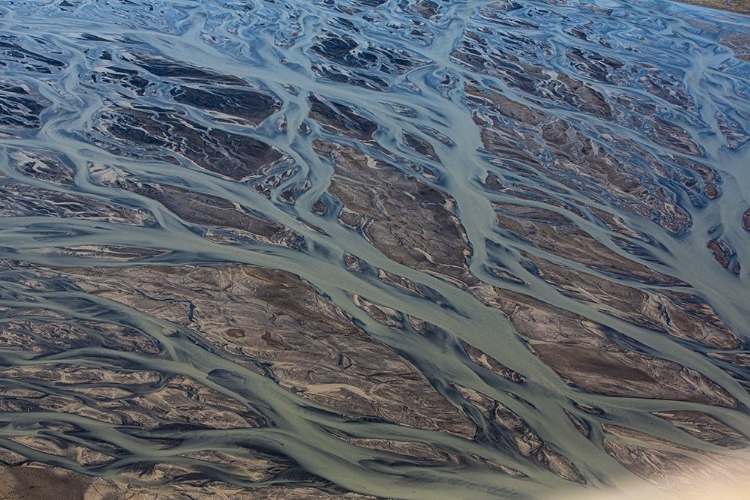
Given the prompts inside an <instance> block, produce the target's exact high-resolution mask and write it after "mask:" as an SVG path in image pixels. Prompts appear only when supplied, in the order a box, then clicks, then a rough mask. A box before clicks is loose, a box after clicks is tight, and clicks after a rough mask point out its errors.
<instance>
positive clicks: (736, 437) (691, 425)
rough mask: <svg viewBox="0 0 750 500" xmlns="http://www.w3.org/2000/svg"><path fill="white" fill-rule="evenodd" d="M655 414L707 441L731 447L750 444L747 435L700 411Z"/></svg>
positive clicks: (744, 446) (737, 447)
mask: <svg viewBox="0 0 750 500" xmlns="http://www.w3.org/2000/svg"><path fill="white" fill-rule="evenodd" d="M654 415H656V416H657V417H661V418H664V419H667V420H669V421H670V422H671V423H672V424H673V425H674V426H675V427H678V428H680V429H682V430H684V431H685V432H687V433H688V434H690V435H692V436H694V437H697V438H698V439H700V440H702V441H706V442H707V443H712V444H715V445H717V446H723V447H725V448H731V449H744V448H747V447H748V446H750V439H748V438H747V436H745V435H743V434H741V433H739V432H737V431H736V430H734V429H732V428H731V427H729V426H728V425H727V424H725V423H723V422H721V421H719V420H718V419H716V418H714V417H712V416H711V415H708V414H706V413H703V412H700V411H687V410H683V411H658V412H654Z"/></svg>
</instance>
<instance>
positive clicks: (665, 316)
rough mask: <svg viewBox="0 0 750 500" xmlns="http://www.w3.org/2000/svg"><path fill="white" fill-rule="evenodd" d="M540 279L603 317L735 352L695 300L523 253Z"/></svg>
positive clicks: (712, 315)
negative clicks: (592, 308)
mask: <svg viewBox="0 0 750 500" xmlns="http://www.w3.org/2000/svg"><path fill="white" fill-rule="evenodd" d="M523 256H524V258H526V259H528V260H529V261H530V262H532V263H533V264H534V265H535V266H536V268H537V269H538V271H539V277H540V278H542V279H543V280H545V281H546V282H547V283H550V284H551V285H553V286H554V287H555V288H557V290H559V291H560V292H561V293H563V294H564V295H567V296H569V297H573V298H575V299H577V300H580V301H582V302H587V303H590V304H596V305H597V306H598V309H599V310H600V311H602V312H604V313H606V314H611V315H613V316H616V317H618V318H621V319H624V320H626V321H629V322H631V323H633V324H636V325H638V326H642V327H644V328H649V329H651V330H656V331H662V332H666V333H668V334H669V335H672V336H674V337H676V338H680V339H685V340H691V341H694V342H699V343H701V344H704V345H708V346H712V347H717V348H719V349H734V348H737V347H739V346H740V345H741V341H740V339H739V338H738V337H737V336H736V335H734V333H732V331H731V330H730V329H729V328H728V327H727V326H726V325H725V324H724V322H723V321H721V319H720V318H719V317H718V315H717V314H716V312H715V311H714V310H713V308H712V307H711V306H710V305H708V304H706V303H705V302H703V301H702V300H700V299H699V298H698V297H695V296H693V295H690V294H688V293H684V292H675V291H666V290H665V291H656V290H654V291H649V292H646V291H643V290H639V289H636V288H633V287H630V286H627V285H625V284H622V283H621V282H617V281H616V280H612V279H604V278H599V277H597V276H594V275H591V274H588V273H583V272H579V271H575V270H573V269H571V268H568V267H565V266H561V265H556V264H553V263H552V262H549V261H546V260H543V259H539V258H534V257H533V256H531V255H529V254H526V253H524V254H523Z"/></svg>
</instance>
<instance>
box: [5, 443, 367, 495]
mask: <svg viewBox="0 0 750 500" xmlns="http://www.w3.org/2000/svg"><path fill="white" fill-rule="evenodd" d="M190 458H194V459H196V460H203V461H210V462H215V461H216V460H219V461H222V460H223V461H226V460H227V457H226V456H225V454H220V453H210V452H205V453H198V454H193V455H192V456H191V457H190ZM229 461H230V463H231V464H235V465H238V464H243V465H245V466H247V468H248V470H251V471H252V470H258V474H259V475H258V476H257V477H260V478H262V477H264V476H265V475H266V474H265V472H264V471H266V470H272V469H273V466H272V465H269V468H268V469H262V467H263V466H264V465H266V464H264V463H263V461H262V460H254V461H242V460H240V461H239V462H238V457H233V458H230V459H229ZM218 463H222V462H218ZM180 470H182V469H180V468H177V467H171V468H170V467H164V466H156V467H154V471H155V472H156V474H152V476H153V477H158V478H159V479H160V480H157V481H154V482H153V484H148V482H149V481H148V480H149V477H146V476H139V478H138V479H139V481H141V482H142V483H141V484H128V483H126V482H123V481H120V480H118V481H115V480H111V479H105V478H100V477H90V476H86V475H84V474H80V473H77V472H73V471H69V470H65V469H61V468H56V467H49V466H41V465H37V464H32V465H27V466H17V467H7V466H0V498H1V499H2V500H61V499H63V498H64V500H129V499H134V498H138V499H140V498H143V499H151V498H159V499H160V500H183V499H185V498H191V499H194V500H211V499H214V498H222V499H225V500H247V499H248V498H252V499H253V500H284V499H292V498H293V499H305V500H318V499H321V500H322V499H329V498H341V499H344V500H346V499H353V500H355V499H356V500H365V499H371V500H374V497H370V496H367V495H359V494H356V493H346V492H344V491H333V492H331V491H330V488H329V491H328V492H326V491H322V490H320V489H315V488H309V487H308V488H306V487H299V486H259V487H256V488H251V489H249V488H246V487H241V486H233V485H230V484H227V483H223V482H220V481H203V482H201V483H191V482H189V481H188V482H178V483H172V484H160V483H163V482H164V479H167V478H168V477H169V475H170V474H173V473H176V472H179V471H180ZM143 482H145V483H146V484H143ZM61 492H64V493H61ZM61 494H62V495H64V497H62V496H61Z"/></svg>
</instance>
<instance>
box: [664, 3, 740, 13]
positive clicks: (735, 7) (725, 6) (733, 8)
mask: <svg viewBox="0 0 750 500" xmlns="http://www.w3.org/2000/svg"><path fill="white" fill-rule="evenodd" d="M677 1H679V2H682V3H689V4H692V5H699V6H701V7H708V8H709V9H718V10H728V11H730V12H737V13H739V14H747V15H750V1H748V0H677Z"/></svg>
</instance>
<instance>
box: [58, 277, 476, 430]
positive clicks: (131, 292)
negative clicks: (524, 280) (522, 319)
mask: <svg viewBox="0 0 750 500" xmlns="http://www.w3.org/2000/svg"><path fill="white" fill-rule="evenodd" d="M65 274H66V275H67V276H69V277H70V278H71V279H73V280H74V281H75V282H76V283H77V285H78V286H80V287H81V288H83V289H84V290H86V291H87V292H89V293H92V294H94V295H99V296H102V297H106V298H109V299H112V300H116V301H118V302H122V303H125V304H127V305H130V306H132V307H134V308H136V309H139V310H141V311H143V312H145V313H147V314H149V315H152V316H154V317H157V318H160V319H164V320H167V321H170V322H172V323H175V324H181V325H185V326H187V327H188V328H190V329H191V330H193V331H195V332H196V333H197V334H199V335H200V336H201V337H203V338H204V339H206V341H208V342H209V343H211V344H212V345H214V346H216V347H218V348H221V349H222V350H223V351H224V352H226V353H227V354H228V355H229V356H230V357H232V358H233V359H234V361H235V362H237V363H239V364H242V365H243V366H246V367H247V368H250V369H252V370H255V371H259V363H263V364H266V365H267V366H268V368H267V370H268V371H269V372H270V373H271V374H272V376H273V377H274V378H275V379H276V380H278V382H279V384H280V385H281V386H282V387H285V388H287V389H290V390H293V391H294V392H296V393H297V394H299V395H301V396H303V397H306V398H309V399H311V400H313V401H315V402H318V403H320V404H324V405H326V406H329V407H331V408H333V409H335V410H337V411H340V412H342V413H345V414H349V415H352V416H353V417H357V416H362V417H365V416H377V417H380V418H383V419H385V420H388V421H393V422H396V423H399V424H402V425H407V426H411V427H418V428H424V429H432V430H441V431H445V432H451V433H454V434H458V435H461V436H465V437H470V436H472V435H473V434H474V426H473V424H471V423H470V422H469V421H468V420H466V418H465V416H464V415H463V414H462V412H460V411H459V410H458V409H457V408H455V407H454V406H452V405H451V404H450V403H448V401H447V400H446V399H444V398H443V397H442V396H440V395H439V394H438V393H437V392H436V391H435V390H434V389H433V388H432V387H431V386H430V384H429V383H428V381H427V380H426V379H425V378H424V377H423V376H422V375H421V374H420V373H419V371H417V370H416V369H415V368H414V367H413V366H411V365H410V364H409V363H408V362H407V361H406V360H404V359H403V358H401V357H400V356H399V355H397V354H396V353H395V352H393V351H391V350H390V349H388V348H387V347H386V346H384V345H383V344H380V343H378V342H376V341H374V340H372V339H371V338H369V337H367V336H365V335H364V334H363V332H362V331H361V330H360V329H359V328H357V327H355V326H354V325H353V324H352V323H351V322H350V321H349V319H348V318H347V317H346V316H345V315H344V314H343V313H342V312H341V311H340V310H339V309H338V308H336V307H335V306H333V305H331V304H330V303H329V302H327V301H325V300H324V299H323V298H322V297H321V296H320V295H319V294H318V293H317V292H316V291H315V290H314V289H313V288H312V287H311V286H310V285H308V284H307V283H305V282H304V281H302V280H301V279H299V278H298V277H296V276H294V275H292V274H290V273H286V272H283V271H273V270H266V269H262V268H254V267H250V266H239V265H237V266H183V267H165V268H159V267H137V268H129V269H127V270H120V271H117V272H116V275H115V274H113V273H112V272H110V271H108V270H107V269H105V268H85V269H84V268H78V269H72V270H67V271H65ZM178 420H179V419H178Z"/></svg>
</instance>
